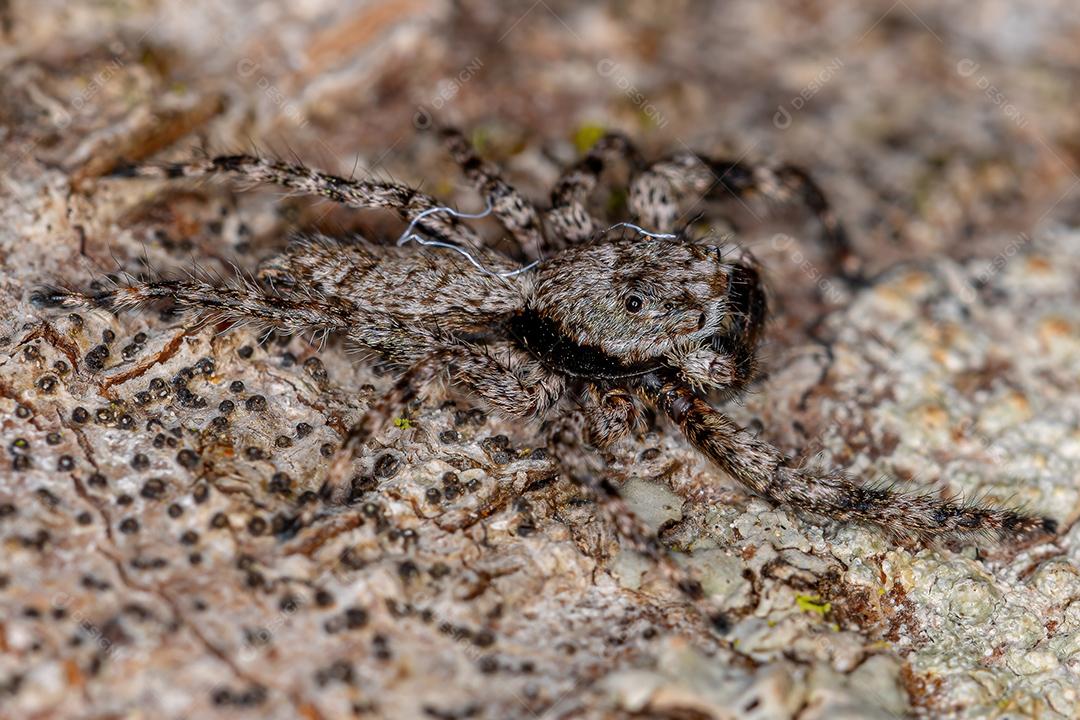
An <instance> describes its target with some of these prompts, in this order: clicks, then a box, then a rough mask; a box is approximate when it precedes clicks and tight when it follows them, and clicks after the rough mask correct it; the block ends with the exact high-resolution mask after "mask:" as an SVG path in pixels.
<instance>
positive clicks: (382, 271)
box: [36, 130, 1055, 539]
mask: <svg viewBox="0 0 1080 720" xmlns="http://www.w3.org/2000/svg"><path fill="white" fill-rule="evenodd" d="M441 134H442V137H443V138H444V139H445V141H446V144H447V145H448V147H449V150H450V152H451V154H452V155H453V157H454V159H455V160H456V161H457V162H458V163H459V164H460V165H461V166H462V168H463V169H464V172H465V174H466V175H467V176H468V178H469V179H470V181H471V182H472V183H473V184H474V185H475V187H476V188H477V189H478V191H479V192H480V193H482V194H483V195H484V196H485V197H486V199H487V201H488V204H489V206H490V208H491V211H492V213H493V214H494V216H495V217H496V218H497V219H498V220H499V221H500V222H501V224H502V226H503V227H504V228H505V230H506V231H507V232H508V233H509V235H510V237H511V238H512V239H513V241H515V242H516V243H517V244H518V246H519V248H520V253H519V254H520V256H521V257H525V258H528V259H533V260H539V261H540V262H539V263H538V265H537V267H535V269H531V270H528V271H521V270H515V268H517V267H518V266H517V264H516V263H515V262H513V261H511V260H510V259H509V258H507V257H506V256H504V255H501V254H499V253H496V252H494V251H493V250H492V249H491V248H486V247H484V246H483V244H482V241H481V239H480V237H479V236H478V235H477V234H476V233H475V232H474V231H473V230H472V229H471V228H469V227H468V226H467V225H466V224H464V223H463V222H461V219H460V217H459V216H458V215H457V214H456V213H453V212H448V209H446V208H443V209H440V204H439V203H438V202H437V201H436V200H435V199H434V198H432V197H431V196H429V195H426V194H424V193H422V192H420V191H418V190H415V189H413V188H410V187H407V186H404V185H400V184H396V183H389V182H368V181H361V180H353V179H344V178H340V177H335V176H332V175H327V174H324V173H320V172H316V171H314V170H311V169H308V168H306V167H303V166H298V165H290V164H285V163H282V162H276V161H271V160H266V159H262V158H257V157H250V156H245V155H232V156H222V157H215V158H212V159H206V160H198V161H193V162H188V163H180V164H170V165H165V166H149V165H147V166H137V167H130V168H127V169H125V170H124V171H122V172H121V173H119V174H126V175H130V176H138V177H156V178H193V177H213V176H219V175H225V174H231V175H236V176H239V177H241V178H244V179H246V180H250V181H256V182H265V183H273V184H276V185H281V186H284V187H286V188H289V189H291V190H294V191H297V192H301V193H309V194H313V195H319V196H323V197H325V198H328V199H330V200H333V201H335V202H338V203H342V204H344V205H347V206H350V207H357V208H370V207H381V208H390V209H393V210H395V211H397V212H398V214H399V215H400V216H401V217H402V218H403V219H404V220H406V221H408V222H410V223H411V225H410V227H415V228H416V229H417V230H418V231H419V233H421V234H422V235H423V236H424V237H426V238H428V241H429V244H438V245H442V246H443V247H445V246H447V245H449V246H453V247H456V248H460V249H462V250H464V252H460V253H454V252H444V251H441V250H433V249H427V248H417V247H396V246H392V245H376V244H371V243H368V242H365V241H362V240H357V241H355V242H350V243H349V244H339V243H337V242H334V241H332V240H328V239H325V238H309V239H303V240H300V241H297V242H295V243H294V244H292V245H291V246H290V247H289V248H288V250H286V251H285V252H284V253H283V254H281V255H278V256H276V257H273V258H270V259H269V260H267V261H265V262H264V263H263V264H262V265H261V266H260V268H259V271H258V274H257V277H258V281H257V282H254V281H244V280H243V279H241V281H240V282H236V283H233V284H231V285H226V286H221V285H215V284H213V283H211V282H207V281H203V280H200V279H198V278H193V279H184V280H160V279H151V280H146V281H137V280H132V281H131V282H126V283H122V284H118V285H116V286H115V287H112V288H110V289H108V290H105V291H102V292H97V293H96V294H90V295H85V294H81V293H77V292H69V291H64V290H55V289H48V290H43V291H40V292H39V293H37V294H36V300H37V301H38V302H39V303H41V304H44V305H52V306H64V307H73V306H80V305H88V306H96V307H107V308H114V309H120V308H128V307H134V306H140V305H143V304H145V303H148V302H151V301H156V300H165V301H169V302H171V303H173V304H175V305H176V306H178V307H180V308H187V309H191V310H196V311H201V312H207V313H210V314H211V315H215V316H219V317H221V318H223V319H244V320H255V321H260V322H264V323H266V324H268V325H272V326H275V327H277V328H280V329H283V330H286V331H290V332H307V331H316V332H319V331H321V332H324V333H325V332H333V333H339V334H341V335H344V336H345V337H346V338H347V339H348V340H349V341H351V342H352V343H354V344H355V345H357V346H359V347H360V348H362V349H365V350H367V351H371V352H373V353H374V354H377V355H378V356H380V357H381V358H383V359H384V360H385V361H387V362H389V363H391V364H392V365H394V366H397V367H399V368H401V369H402V370H404V375H403V377H402V380H401V381H400V382H399V383H398V385H397V386H396V390H395V392H394V393H391V398H390V399H388V400H387V402H386V403H385V405H387V406H390V405H392V404H393V403H395V402H402V401H403V400H404V399H405V398H406V397H407V396H408V394H409V393H410V392H412V391H413V389H414V388H416V387H420V386H423V385H424V384H425V383H428V382H430V381H432V380H434V379H435V378H437V377H438V376H439V375H441V374H444V373H448V374H449V377H450V379H451V381H452V383H453V384H455V385H457V386H459V387H461V388H464V389H466V390H467V391H468V392H470V393H471V394H472V395H474V396H476V397H478V398H480V399H481V400H483V401H484V402H485V403H486V404H487V405H488V406H489V407H491V408H492V409H494V410H495V411H497V412H498V413H499V414H501V415H503V416H506V417H510V418H538V417H542V416H544V415H545V414H548V413H550V412H551V411H553V410H554V409H555V408H556V406H557V405H559V403H560V400H561V399H563V398H564V397H566V396H573V397H575V398H577V399H578V400H579V402H580V403H581V404H582V406H583V408H584V412H585V416H586V419H587V425H588V428H589V432H590V435H591V440H592V442H593V443H595V444H596V445H599V446H605V445H609V444H611V443H613V442H615V441H617V440H619V439H620V438H623V437H625V436H626V435H627V434H628V433H630V432H631V431H632V429H633V428H634V427H635V426H636V425H637V424H638V423H639V421H640V418H641V416H642V410H643V404H649V405H652V406H653V407H655V408H658V409H660V410H662V411H663V412H664V413H665V414H666V415H667V416H668V417H669V418H670V419H671V420H672V421H673V422H674V423H675V424H676V425H677V426H678V427H679V429H680V430H681V431H682V433H683V434H684V435H685V436H686V438H687V439H688V440H689V441H690V442H691V443H692V444H693V445H694V447H696V448H697V449H698V450H699V451H700V452H702V453H703V454H704V455H706V456H707V457H708V458H709V459H710V460H711V461H713V462H714V463H716V465H718V466H719V467H721V468H722V469H723V470H724V471H726V472H727V473H728V474H729V475H730V476H731V477H733V478H735V479H736V480H738V481H739V482H741V483H743V484H744V485H745V486H746V487H747V488H749V489H751V490H752V491H754V492H755V493H757V494H759V495H761V496H763V497H765V498H767V499H769V500H771V501H773V502H775V503H777V504H780V505H783V506H786V507H789V508H793V509H798V510H807V511H811V512H813V513H816V514H819V515H822V516H826V517H830V518H836V519H840V520H856V521H865V522H869V523H874V524H876V525H878V526H880V527H882V528H884V529H886V530H887V531H889V532H891V533H893V534H895V535H898V536H907V537H917V538H920V539H934V538H939V537H948V538H961V539H963V538H970V537H973V536H978V535H988V534H994V535H996V536H998V537H999V538H1001V539H1010V538H1011V539H1024V538H1031V537H1036V536H1039V535H1042V534H1044V533H1052V532H1054V531H1055V523H1054V521H1053V520H1050V519H1045V518H1041V517H1035V516H1030V515H1024V514H1021V513H1019V512H1015V511H1012V510H1007V509H998V508H994V507H987V506H982V505H977V504H970V503H963V502H956V501H947V500H941V499H939V498H937V497H934V496H932V495H930V494H922V495H908V494H902V493H899V492H896V491H895V490H894V489H891V488H887V487H868V486H863V485H860V484H859V483H857V482H855V481H853V480H852V479H851V478H849V477H848V476H847V475H845V474H843V473H842V472H828V473H817V472H813V471H810V470H807V469H804V468H800V467H797V466H795V465H794V464H793V463H792V462H791V461H789V459H788V458H787V457H785V456H784V454H783V453H781V452H780V451H779V450H778V449H776V448H774V447H773V446H771V445H769V444H768V443H766V442H763V441H762V440H760V439H758V438H757V437H755V436H754V435H753V434H751V433H749V432H747V431H745V430H743V429H741V428H739V427H738V426H737V425H736V424H735V423H734V422H732V421H731V420H730V419H729V418H727V417H726V416H725V415H723V414H722V413H720V412H718V411H717V410H715V409H714V408H713V407H711V406H710V404H709V402H708V401H707V394H708V393H710V392H720V393H724V394H725V395H726V396H729V397H730V396H732V395H735V394H738V393H739V392H740V391H742V390H743V389H744V388H746V386H747V384H748V383H749V382H750V381H751V379H752V378H753V376H754V370H755V354H756V349H757V345H758V342H759V339H760V336H761V333H762V327H763V324H764V322H765V319H766V297H765V293H764V291H763V288H762V283H761V279H760V275H759V271H758V268H757V267H756V266H755V265H754V263H753V262H752V261H751V260H750V259H749V258H748V257H747V256H739V255H736V256H726V255H725V254H723V253H722V252H721V250H720V248H718V247H711V246H707V245H701V244H695V243H694V242H692V241H690V240H689V239H687V238H684V237H682V236H676V235H671V234H667V233H672V232H673V231H674V226H675V223H676V221H677V218H678V217H679V215H680V212H679V210H680V205H681V204H682V203H681V201H683V200H685V199H686V198H688V197H693V196H696V197H705V196H709V195H715V196H720V197H723V196H725V195H727V194H728V193H730V194H734V195H736V196H745V195H750V194H758V195H763V196H766V197H768V198H773V199H778V200H789V199H793V198H796V199H801V200H802V201H803V202H804V203H805V204H806V205H807V206H808V207H809V209H810V210H811V211H813V212H814V213H815V214H816V215H817V217H818V218H819V220H820V221H821V224H822V226H823V228H824V237H825V241H826V245H827V248H828V250H829V251H830V254H831V257H832V260H833V261H834V263H835V264H836V265H837V266H838V268H839V269H840V272H841V273H842V274H844V275H846V276H848V277H851V276H854V275H856V274H857V272H858V262H857V259H856V257H855V256H854V254H853V253H852V252H851V251H850V249H849V246H848V242H847V239H846V236H845V234H844V232H843V229H842V227H841V225H840V223H839V222H838V221H837V219H836V217H835V216H834V215H833V213H832V211H831V210H830V208H829V205H828V203H827V202H826V200H825V197H824V195H823V193H822V192H821V191H820V190H819V189H818V187H817V186H816V185H815V184H814V182H813V181H812V180H811V178H810V177H809V175H808V174H807V173H806V172H804V171H802V170H800V169H798V168H795V167H792V166H781V167H778V168H770V167H764V166H759V167H752V166H748V165H747V164H745V163H741V162H729V161H722V160H716V159H711V158H706V157H702V156H699V155H695V154H692V153H680V154H676V155H674V156H672V157H670V158H667V159H664V160H661V161H659V162H655V163H652V164H645V163H644V162H642V160H641V158H640V156H639V155H638V153H637V151H636V150H635V149H634V147H633V146H632V145H631V144H630V142H629V141H628V140H627V139H626V138H624V137H622V136H620V135H608V136H606V137H604V138H603V139H601V140H600V141H599V142H598V143H597V144H596V145H595V146H594V147H593V148H592V150H591V151H590V152H589V153H588V154H587V155H586V156H585V157H584V158H583V159H582V160H580V161H579V162H578V163H577V164H576V165H575V166H573V167H572V168H570V169H569V170H568V171H566V172H565V173H564V174H563V176H562V177H561V178H560V179H559V180H558V182H557V183H556V185H555V189H554V190H553V192H552V207H551V209H549V210H547V211H546V212H544V213H543V214H541V213H539V212H538V211H537V210H536V209H535V208H534V206H533V204H532V203H531V202H530V201H529V200H527V199H526V198H524V197H523V196H522V195H521V194H519V193H518V192H517V191H516V190H515V189H514V188H512V187H511V186H510V185H509V184H507V182H506V181H505V180H504V179H503V178H502V176H501V174H500V172H499V170H498V169H497V168H495V167H494V166H492V165H491V164H490V163H488V162H486V161H484V160H482V159H481V158H480V157H479V156H478V155H477V154H476V152H475V151H474V150H473V148H472V147H471V145H470V144H469V143H468V142H467V141H466V140H465V138H464V137H463V136H462V135H461V134H460V133H458V132H456V131H453V130H443V131H441ZM619 158H622V159H626V160H628V161H629V165H630V166H631V168H632V170H633V175H632V179H631V182H630V186H629V193H628V206H629V211H630V213H631V215H632V218H633V220H634V221H635V222H636V223H638V224H639V225H641V226H643V227H644V228H647V229H648V231H646V230H644V229H643V228H641V227H636V226H631V227H633V228H634V229H635V230H636V232H633V233H631V235H630V236H629V237H627V235H626V233H625V231H624V230H623V229H620V231H619V232H614V231H612V230H611V229H608V230H605V227H606V224H605V223H602V222H600V221H598V220H597V219H595V218H594V217H592V215H591V214H590V212H589V210H588V209H587V207H588V199H589V197H590V195H591V193H592V191H593V190H594V189H595V187H596V186H597V184H598V181H599V179H600V176H601V174H602V172H603V171H604V168H605V166H607V165H608V164H610V163H612V162H613V161H615V160H617V159H619ZM622 225H626V224H625V223H624V224H622ZM650 231H651V232H650ZM664 234H667V235H664ZM545 249H546V250H547V251H548V252H549V253H551V254H550V255H548V256H547V257H543V255H542V252H543V251H544V250H545ZM386 409H394V408H392V407H384V408H382V410H386ZM379 416H380V409H378V408H377V409H375V410H373V411H369V413H368V415H367V416H366V418H365V420H364V421H362V422H361V423H359V424H358V425H357V427H356V428H355V432H354V438H353V439H354V440H355V439H357V438H362V437H365V436H366V434H367V433H370V431H371V430H372V427H371V426H372V425H373V424H374V423H377V421H378V420H379ZM354 445H355V443H354Z"/></svg>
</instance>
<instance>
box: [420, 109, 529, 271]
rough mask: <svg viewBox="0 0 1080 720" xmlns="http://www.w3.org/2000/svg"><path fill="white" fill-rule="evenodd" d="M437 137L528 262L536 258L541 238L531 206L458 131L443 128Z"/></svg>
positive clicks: (497, 169) (496, 168)
mask: <svg viewBox="0 0 1080 720" xmlns="http://www.w3.org/2000/svg"><path fill="white" fill-rule="evenodd" d="M440 134H441V135H442V139H443V143H445V145H446V147H447V149H449V151H450V155H451V157H453V158H454V162H456V163H457V164H458V165H460V166H461V169H462V171H463V172H464V173H465V177H467V178H468V179H469V181H470V182H472V184H473V186H474V187H475V188H476V190H477V191H478V192H479V193H480V194H481V195H483V196H484V199H485V200H486V201H487V203H488V204H489V205H491V212H492V214H494V215H495V218H496V219H497V220H498V221H499V222H500V223H501V224H502V226H503V227H504V228H505V229H506V231H507V232H509V233H510V235H511V237H513V238H514V240H515V241H517V244H518V246H519V247H520V248H521V252H522V253H523V254H524V255H525V257H527V258H529V259H530V260H536V259H538V258H540V257H541V255H542V253H543V250H544V235H543V232H542V231H541V227H540V217H539V215H538V214H537V212H536V208H535V207H533V204H532V203H531V202H529V200H528V199H527V198H526V197H525V196H524V195H522V194H521V193H520V192H518V191H517V189H516V188H514V187H513V186H512V185H510V184H509V183H508V182H506V180H504V179H503V176H502V172H501V171H500V170H499V168H498V167H496V166H495V165H494V164H493V163H490V162H487V161H486V160H484V159H482V158H481V157H480V156H479V155H478V154H477V152H476V150H475V148H473V146H472V143H470V142H469V141H468V140H467V139H466V138H465V136H464V135H462V134H461V133H460V132H459V131H458V130H455V129H453V128H443V129H442V130H441V131H440Z"/></svg>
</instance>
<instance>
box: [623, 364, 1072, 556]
mask: <svg viewBox="0 0 1080 720" xmlns="http://www.w3.org/2000/svg"><path fill="white" fill-rule="evenodd" d="M641 390H642V394H643V395H644V396H645V397H646V398H647V399H648V400H649V401H651V402H654V403H655V404H656V405H657V406H658V407H659V408H661V409H662V410H663V411H664V412H665V413H666V414H667V415H668V417H670V418H671V420H672V421H673V422H675V423H676V424H677V425H678V426H679V428H680V430H681V431H682V433H683V434H684V435H685V436H686V437H687V439H688V440H689V441H690V442H691V443H692V444H693V445H694V447H695V448H697V450H698V451H700V452H701V453H702V454H704V455H705V456H706V457H707V458H709V459H710V460H711V461H712V462H714V463H716V465H718V466H719V467H720V468H721V469H723V470H724V471H725V472H726V473H727V474H728V475H730V476H731V477H732V478H734V479H735V480H737V481H738V482H740V483H742V484H743V485H745V486H746V487H747V488H749V489H750V490H752V491H753V492H755V493H756V494H758V495H760V496H762V497H764V498H766V499H767V500H770V501H771V502H774V503H776V504H778V505H782V506H785V507H788V508H791V509H795V510H806V511H809V512H811V513H815V514H818V515H822V516H825V517H829V518H833V519H837V520H855V521H859V522H865V523H870V524H874V525H877V526H879V527H882V528H884V529H885V530H886V531H888V532H890V533H892V534H894V535H896V536H900V537H914V538H918V539H921V540H934V539H936V538H956V539H974V538H976V537H979V536H986V535H988V534H990V535H994V536H996V537H997V538H999V539H1000V540H1004V541H1009V540H1028V539H1035V538H1040V537H1042V536H1045V535H1048V534H1053V533H1054V532H1055V531H1056V529H1057V523H1056V521H1054V520H1052V519H1050V518H1043V517H1038V516H1032V515H1024V514H1022V513H1019V512H1016V511H1013V510H1007V509H1001V508H993V507H985V506H981V505H976V504H972V503H962V502H954V501H947V500H940V499H938V498H936V497H934V496H932V495H930V494H922V495H906V494H903V493H898V492H895V491H893V490H890V489H888V488H880V487H866V486H863V485H860V484H858V483H857V482H855V481H854V480H853V479H852V478H850V477H848V476H847V475H845V474H844V473H842V472H829V473H815V472H812V471H809V470H806V469H802V468H797V467H793V466H792V465H791V464H790V461H789V459H788V458H787V457H785V456H784V454H783V453H782V452H781V451H780V450H778V449H777V448H775V447H773V446H772V445H769V444H768V443H765V442H762V441H761V440H759V439H757V438H756V437H754V436H753V435H751V434H750V433H748V432H746V431H745V430H743V429H741V428H739V427H738V426H737V425H736V424H735V423H734V422H732V421H731V420H730V419H729V418H728V417H726V416H725V415H723V414H721V413H719V412H717V411H716V410H714V409H713V408H712V407H710V406H709V405H708V403H706V402H705V401H704V400H702V399H701V398H700V397H698V396H697V395H696V394H695V393H694V392H693V391H692V390H691V389H690V388H689V387H688V386H686V385H684V384H682V383H681V382H678V381H674V380H673V379H671V378H667V377H661V376H659V375H657V374H655V373H653V374H650V375H648V376H646V377H645V378H644V379H643V380H642V383H641Z"/></svg>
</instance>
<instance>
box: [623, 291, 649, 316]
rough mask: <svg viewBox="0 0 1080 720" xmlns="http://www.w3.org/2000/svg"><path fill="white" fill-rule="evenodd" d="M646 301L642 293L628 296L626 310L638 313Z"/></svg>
mask: <svg viewBox="0 0 1080 720" xmlns="http://www.w3.org/2000/svg"><path fill="white" fill-rule="evenodd" d="M644 304H645V301H644V300H642V299H641V296H640V295H629V296H627V298H626V312H631V313H636V312H638V311H639V310H641V308H642V306H643V305H644Z"/></svg>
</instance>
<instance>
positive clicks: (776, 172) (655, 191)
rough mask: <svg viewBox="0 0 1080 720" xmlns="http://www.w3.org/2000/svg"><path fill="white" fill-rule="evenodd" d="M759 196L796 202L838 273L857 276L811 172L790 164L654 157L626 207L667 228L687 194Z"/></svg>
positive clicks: (856, 263)
mask: <svg viewBox="0 0 1080 720" xmlns="http://www.w3.org/2000/svg"><path fill="white" fill-rule="evenodd" d="M755 195H757V196H761V197H764V198H766V199H768V200H775V201H778V202H784V203H786V202H790V201H792V200H799V201H801V202H802V203H803V204H804V205H805V206H806V207H807V209H808V210H809V211H810V212H811V213H813V214H814V215H815V217H817V219H818V221H819V222H820V224H821V227H822V230H823V236H824V242H825V245H826V250H827V251H828V253H829V262H830V264H831V265H832V266H833V267H834V268H836V270H837V271H838V273H839V274H840V275H842V276H843V277H846V278H848V279H850V280H858V279H859V277H860V273H861V271H862V267H861V263H860V259H859V257H858V256H857V255H856V254H855V252H854V251H853V249H852V247H851V242H850V240H849V239H848V236H847V232H846V231H845V230H844V226H843V224H842V223H841V222H840V220H839V218H838V217H837V216H836V213H835V212H834V211H833V209H832V207H831V206H830V205H829V202H828V200H827V199H826V197H825V193H824V192H823V191H822V190H821V188H820V187H819V186H818V184H817V183H816V182H814V179H813V178H812V177H810V174H809V173H808V172H806V171H805V170H803V169H802V168H799V167H796V166H794V165H786V164H785V165H779V166H775V167H773V166H768V165H750V164H747V163H744V162H740V161H733V160H724V159H715V158H708V157H704V156H701V155H697V154H695V153H690V152H685V153H679V154H677V155H674V156H672V157H670V158H668V159H666V160H660V161H659V162H655V163H653V164H652V165H650V166H649V167H648V168H646V169H645V170H644V171H643V172H641V173H639V174H638V175H637V176H635V177H634V179H633V181H632V182H631V184H630V200H629V202H630V209H631V211H632V212H633V213H634V215H635V217H636V218H637V219H638V221H639V222H640V223H641V224H642V225H644V226H645V227H646V229H648V230H653V231H656V232H672V231H673V230H674V228H675V224H676V222H677V220H678V217H679V214H680V203H681V201H682V200H683V199H684V198H686V197H688V196H696V197H698V198H700V199H703V200H704V199H710V200H726V199H729V198H731V197H736V198H749V197H753V196H755Z"/></svg>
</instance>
